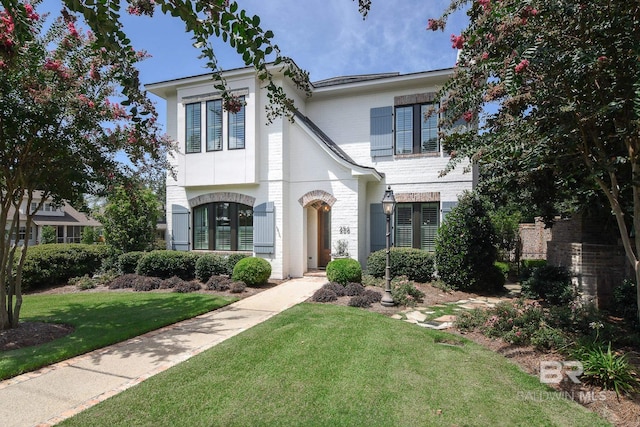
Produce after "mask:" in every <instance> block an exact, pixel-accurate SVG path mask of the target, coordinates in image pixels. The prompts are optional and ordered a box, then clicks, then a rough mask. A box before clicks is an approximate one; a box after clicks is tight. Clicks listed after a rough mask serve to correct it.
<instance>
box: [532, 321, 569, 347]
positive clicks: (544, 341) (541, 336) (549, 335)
mask: <svg viewBox="0 0 640 427" xmlns="http://www.w3.org/2000/svg"><path fill="white" fill-rule="evenodd" d="M531 345H533V346H534V347H535V348H537V349H538V350H558V349H561V348H563V347H565V346H566V345H567V339H566V338H565V336H564V335H563V334H562V332H560V331H559V330H558V329H555V328H552V327H549V326H546V325H545V326H543V327H541V328H539V329H537V330H536V331H534V332H533V334H532V335H531Z"/></svg>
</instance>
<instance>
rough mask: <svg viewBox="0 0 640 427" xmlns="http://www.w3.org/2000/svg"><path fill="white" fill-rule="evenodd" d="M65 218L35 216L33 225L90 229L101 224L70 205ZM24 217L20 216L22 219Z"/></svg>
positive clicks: (67, 206) (65, 212) (66, 206)
mask: <svg viewBox="0 0 640 427" xmlns="http://www.w3.org/2000/svg"><path fill="white" fill-rule="evenodd" d="M64 208H65V211H64V216H48V215H34V217H33V223H34V224H35V225H40V226H43V225H79V226H83V227H84V226H89V227H99V226H101V225H102V224H100V223H99V222H98V221H96V220H95V219H93V218H90V217H88V216H86V215H85V214H83V213H81V212H78V211H77V210H75V209H73V208H72V207H71V206H69V205H65V206H64ZM22 217H23V215H20V219H22Z"/></svg>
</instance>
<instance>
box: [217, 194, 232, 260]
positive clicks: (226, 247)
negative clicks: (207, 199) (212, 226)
mask: <svg viewBox="0 0 640 427" xmlns="http://www.w3.org/2000/svg"><path fill="white" fill-rule="evenodd" d="M215 209H216V210H215V212H216V246H215V248H214V249H217V250H219V251H230V250H231V218H229V211H230V209H229V203H216V204H215Z"/></svg>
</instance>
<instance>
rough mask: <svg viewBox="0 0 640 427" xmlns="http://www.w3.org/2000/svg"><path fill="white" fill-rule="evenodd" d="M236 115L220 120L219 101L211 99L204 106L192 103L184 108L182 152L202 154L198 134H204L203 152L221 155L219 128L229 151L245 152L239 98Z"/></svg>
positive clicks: (243, 117) (220, 106) (242, 97)
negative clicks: (203, 113)
mask: <svg viewBox="0 0 640 427" xmlns="http://www.w3.org/2000/svg"><path fill="white" fill-rule="evenodd" d="M239 100H240V102H241V105H242V106H241V108H240V111H238V112H237V113H228V115H227V119H226V121H224V120H223V118H224V115H223V107H222V100H221V99H213V100H210V101H206V102H204V103H200V102H194V103H192V104H186V105H185V152H186V153H200V152H202V136H203V135H202V133H203V132H206V143H205V147H206V151H222V149H223V135H224V133H223V127H227V141H228V149H229V150H237V149H243V148H245V107H244V96H240V97H239ZM203 111H204V112H205V117H204V118H205V121H206V123H205V124H204V125H203V124H202V112H203Z"/></svg>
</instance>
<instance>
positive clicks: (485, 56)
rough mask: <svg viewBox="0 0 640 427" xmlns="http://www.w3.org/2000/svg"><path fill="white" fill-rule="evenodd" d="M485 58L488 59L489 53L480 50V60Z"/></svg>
mask: <svg viewBox="0 0 640 427" xmlns="http://www.w3.org/2000/svg"><path fill="white" fill-rule="evenodd" d="M487 59H489V53H488V52H482V60H483V61H486V60H487Z"/></svg>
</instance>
